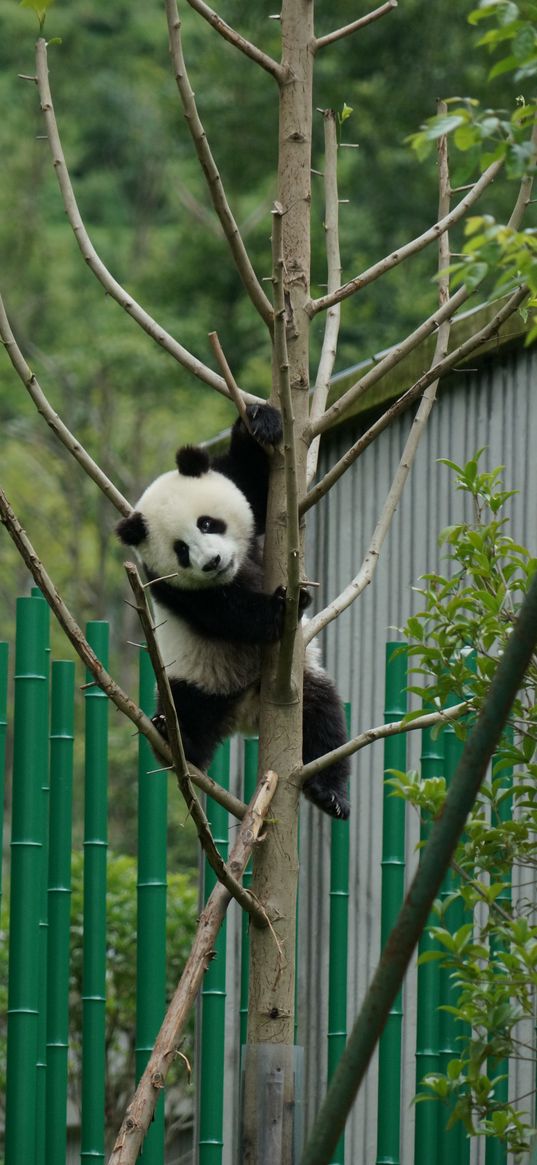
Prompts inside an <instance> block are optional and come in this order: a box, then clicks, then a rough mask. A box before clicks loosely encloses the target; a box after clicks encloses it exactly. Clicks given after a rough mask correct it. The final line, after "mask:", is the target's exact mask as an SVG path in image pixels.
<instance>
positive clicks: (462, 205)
mask: <svg viewBox="0 0 537 1165" xmlns="http://www.w3.org/2000/svg"><path fill="white" fill-rule="evenodd" d="M502 165H503V161H502V160H499V161H497V162H493V163H492V164H491V165H490V166H489V167H488V168H487V169H486V170H485V171H484V173H483V174H482V175H481V177H480V178H479V180H478V181H477V182H476V183H475V186H473V187H472V189H471V190H470V191H469V193H468V194H467V195H466V197H465V198H462V199H461V201H460V202H459V203H458V205H457V206H456V207H455V209H454V210H452V211H450V213H449V214H448V215H446V216H445V217H444V218H442V219H441V220H440V221H439V222H436V223H435V224H434V226H432V227H429V229H428V230H426V231H423V233H422V234H421V235H417V236H416V238H415V239H411V240H410V242H408V243H405V244H404V245H403V246H402V247H398V248H397V250H396V251H392V253H391V254H390V255H386V257H385V258H384V259H381V260H380V261H379V262H378V263H375V264H374V265H373V266H372V267H368V269H367V271H364V272H363V273H362V274H361V275H357V276H356V278H355V279H350V280H349V282H348V283H344V284H343V286H342V287H339V288H338V289H337V290H336V291H334V292H332V293H331V295H323V296H321V298H320V299H312V300H310V302H309V304H307V305H306V308H305V310H306V311H307V313H308V315H309V316H310V317H313V316H315V315H317V314H318V312H320V311H326V309H327V308H329V307H332V305H333V304H334V303H340V302H341V301H342V300H343V299H348V297H349V296H350V295H354V294H355V292H357V291H360V290H361V288H362V287H366V286H367V285H368V284H369V283H373V282H374V280H375V279H378V278H379V277H380V276H381V275H384V273H385V272H386V271H391V270H392V268H393V267H397V266H398V264H399V263H402V262H403V261H404V260H405V259H408V258H409V256H410V255H416V254H417V253H418V251H422V250H423V248H424V247H427V246H428V245H429V243H434V242H435V241H436V239H438V237H439V235H441V234H442V233H443V232H444V231H447V230H449V228H450V227H451V226H453V225H454V224H455V223H456V222H459V220H460V219H461V218H463V217H464V215H465V214H466V212H467V211H468V210H469V209H470V207H471V206H473V205H474V203H475V202H477V200H478V199H479V198H480V197H481V195H482V193H483V191H484V190H486V189H487V187H488V186H490V184H491V182H493V181H494V179H495V178H496V176H497V174H499V172H500V170H501V168H502Z"/></svg>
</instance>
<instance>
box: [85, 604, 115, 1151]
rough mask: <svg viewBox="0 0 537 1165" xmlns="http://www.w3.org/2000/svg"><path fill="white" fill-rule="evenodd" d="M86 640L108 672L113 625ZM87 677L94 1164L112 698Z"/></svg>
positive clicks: (89, 1125)
mask: <svg viewBox="0 0 537 1165" xmlns="http://www.w3.org/2000/svg"><path fill="white" fill-rule="evenodd" d="M86 637H87V640H88V643H89V644H90V646H91V647H92V648H93V650H94V652H95V654H96V655H97V656H98V658H99V660H100V661H101V663H102V664H103V665H104V667H107V666H108V624H107V623H104V622H101V621H99V620H95V621H92V622H90V623H88V624H87V627H86ZM86 678H87V682H88V686H87V687H86V688H85V691H84V695H85V709H86V758H85V794H84V942H83V960H82V1121H81V1153H80V1159H81V1161H82V1162H84V1161H92V1162H95V1161H104V1117H105V1034H106V1027H105V1021H106V1014H105V987H106V851H107V844H108V831H107V825H108V822H107V808H108V803H107V802H108V790H107V783H108V782H107V777H108V699H107V697H106V696H105V694H104V692H103V691H101V689H100V688H99V687H98V686H97V684H96V683H95V682H92V676H91V674H90V673H89V672H88V673H87V677H86Z"/></svg>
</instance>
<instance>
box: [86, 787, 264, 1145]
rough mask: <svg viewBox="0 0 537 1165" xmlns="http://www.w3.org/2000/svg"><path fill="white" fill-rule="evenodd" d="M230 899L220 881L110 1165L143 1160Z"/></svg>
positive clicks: (240, 843)
mask: <svg viewBox="0 0 537 1165" xmlns="http://www.w3.org/2000/svg"><path fill="white" fill-rule="evenodd" d="M277 782H278V778H277V776H276V773H271V772H269V773H266V774H265V776H264V777H263V780H262V781H261V784H260V785H259V786H258V788H257V790H256V793H255V796H254V798H253V800H252V801H251V803H250V805H249V807H248V809H247V811H246V815H245V817H244V821H243V822H242V825H241V827H240V830H239V834H238V837H237V840H236V842H235V845H234V846H233V849H232V851H231V855H230V859H229V867H230V869H231V870H232V871H233V874H234V876H235V877H236V878H240V877H241V875H242V873H243V871H244V867H245V866H246V863H247V861H248V859H249V857H250V854H251V851H252V848H253V846H254V844H255V842H256V841H257V838H258V837H259V834H260V831H261V829H262V827H263V823H264V821H265V818H266V816H267V813H268V810H269V808H270V804H271V801H272V798H273V796H274V793H275V791H276V785H277ZM230 900H231V896H230V894H229V890H227V889H226V887H225V886H223V885H222V884H221V883H220V882H218V883H217V884H216V886H215V887H214V890H213V891H212V893H211V894H210V896H209V898H208V900H207V903H206V905H205V907H204V910H203V911H202V914H201V917H200V921H199V925H198V929H197V932H196V937H195V939H194V942H193V944H192V947H191V950H190V954H189V956H188V959H187V962H186V965H185V969H184V971H183V974H182V975H181V979H180V981H179V984H178V986H177V989H176V991H175V994H174V996H173V999H172V1001H171V1003H170V1006H169V1008H168V1011H167V1012H166V1016H165V1018H164V1021H163V1024H162V1027H161V1029H160V1032H159V1034H158V1036H157V1039H156V1041H155V1046H154V1048H153V1052H152V1053H151V1056H150V1058H149V1060H148V1063H147V1065H146V1068H145V1071H144V1073H143V1075H142V1077H141V1079H140V1082H139V1084H138V1087H137V1089H136V1093H135V1095H134V1097H133V1099H132V1101H131V1103H130V1104H129V1107H128V1108H127V1111H126V1114H125V1117H124V1120H123V1123H122V1125H121V1128H120V1130H119V1133H118V1135H117V1138H116V1142H115V1145H114V1148H113V1150H112V1153H111V1155H110V1158H109V1162H108V1165H135V1162H136V1161H137V1160H138V1156H139V1152H140V1149H141V1147H142V1143H143V1140H144V1137H145V1135H146V1133H147V1130H148V1128H149V1125H150V1123H151V1120H152V1117H153V1112H154V1110H155V1105H156V1103H157V1100H158V1097H159V1093H160V1090H161V1089H162V1087H163V1085H164V1081H165V1079H166V1076H167V1074H168V1070H169V1068H170V1067H171V1064H172V1063H173V1059H174V1054H175V1049H176V1048H177V1045H178V1042H179V1039H180V1036H181V1032H182V1031H183V1028H184V1025H185V1023H186V1021H187V1019H188V1016H189V1014H190V1010H191V1008H192V1005H193V1003H194V1001H195V999H196V996H197V994H198V991H199V989H200V987H201V983H202V981H203V976H204V974H205V971H206V969H207V967H208V965H209V962H210V960H211V958H212V955H213V952H214V945H215V941H216V936H217V934H218V931H219V929H220V926H221V924H222V921H223V919H224V916H225V912H226V910H227V907H228V905H229V902H230Z"/></svg>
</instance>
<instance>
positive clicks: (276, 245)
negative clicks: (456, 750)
mask: <svg viewBox="0 0 537 1165" xmlns="http://www.w3.org/2000/svg"><path fill="white" fill-rule="evenodd" d="M283 214H284V210H283V207H282V205H281V203H279V202H275V203H274V207H273V210H272V266H273V277H272V282H273V285H274V364H275V367H276V369H277V374H278V382H279V400H280V408H281V413H282V425H283V457H284V472H285V496H286V504H287V596H286V604H285V623H284V632H283V636H282V639H281V640H280V645H279V651H278V663H277V671H276V681H275V682H276V687H277V689H278V691H279V693H280V697H281V696H282V695H284V696H286V697H288V696H289V685H290V676H291V669H292V662H293V651H294V644H295V635H296V630H297V626H298V615H299V595H300V525H299V520H298V491H297V475H296V447H295V425H294V417H293V402H292V397H291V383H290V379H289V360H288V355H287V334H286V323H287V319H286V316H287V313H286V303H285V291H284V261H283V241H282V219H283Z"/></svg>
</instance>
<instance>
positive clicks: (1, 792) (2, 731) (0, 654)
mask: <svg viewBox="0 0 537 1165" xmlns="http://www.w3.org/2000/svg"><path fill="white" fill-rule="evenodd" d="M8 662H9V648H8V645H7V643H0V905H1V903H2V870H3V865H4V862H3V850H4V844H3V843H4V801H5V780H6V736H7V683H8Z"/></svg>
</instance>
